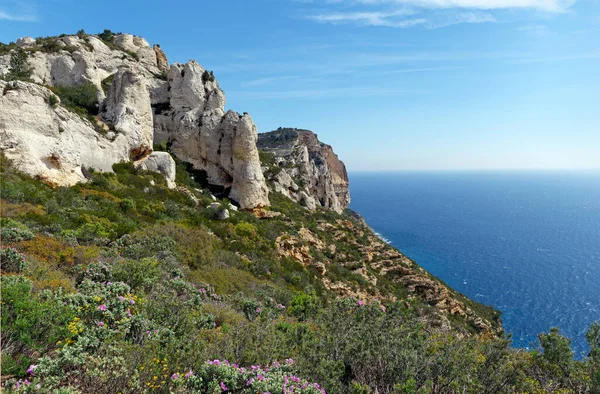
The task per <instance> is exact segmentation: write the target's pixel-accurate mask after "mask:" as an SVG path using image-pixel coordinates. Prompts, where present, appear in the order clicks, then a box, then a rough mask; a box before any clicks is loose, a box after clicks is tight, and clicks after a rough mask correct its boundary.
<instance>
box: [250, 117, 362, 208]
mask: <svg viewBox="0 0 600 394" xmlns="http://www.w3.org/2000/svg"><path fill="white" fill-rule="evenodd" d="M258 147H259V149H260V150H262V151H264V152H267V153H272V154H274V155H275V168H269V167H268V166H267V167H265V173H266V174H267V176H268V179H269V180H270V181H271V184H272V187H273V189H274V190H275V191H277V192H279V193H282V194H284V195H285V196H287V197H289V198H291V199H293V200H295V201H298V202H300V203H301V204H302V205H304V206H306V207H307V208H309V209H314V208H315V207H316V206H317V205H320V206H323V207H327V208H331V209H333V210H334V211H336V212H342V211H343V210H344V209H345V208H347V207H348V205H349V204H350V191H349V189H348V173H347V172H346V166H345V165H344V163H343V162H342V161H340V160H339V159H338V157H337V155H336V154H335V153H334V152H333V149H332V148H331V146H329V145H326V144H324V143H322V142H320V141H319V139H318V138H317V135H316V134H315V133H313V132H312V131H309V130H302V129H289V128H279V129H277V130H275V131H272V132H269V133H264V134H259V136H258Z"/></svg>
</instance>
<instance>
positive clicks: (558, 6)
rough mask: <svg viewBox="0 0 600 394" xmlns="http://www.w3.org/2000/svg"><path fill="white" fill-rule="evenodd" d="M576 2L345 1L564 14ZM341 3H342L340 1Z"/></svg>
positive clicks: (501, 0) (492, 0) (487, 0)
mask: <svg viewBox="0 0 600 394" xmlns="http://www.w3.org/2000/svg"><path fill="white" fill-rule="evenodd" d="M575 1H576V0H345V1H343V2H345V3H354V4H357V3H358V4H367V5H382V4H388V5H389V4H393V5H401V6H412V7H421V8H471V9H482V10H497V9H508V8H532V9H539V10H543V11H549V12H562V11H564V10H566V9H568V8H569V7H571V6H572V5H573V4H574V3H575ZM338 2H339V3H341V2H342V1H338Z"/></svg>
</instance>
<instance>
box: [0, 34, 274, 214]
mask: <svg viewBox="0 0 600 394" xmlns="http://www.w3.org/2000/svg"><path fill="white" fill-rule="evenodd" d="M17 46H18V47H21V48H25V50H26V51H27V53H29V58H28V62H29V66H30V68H31V70H32V75H31V82H21V81H19V82H5V81H1V82H0V83H1V85H0V86H1V87H2V90H3V94H2V96H1V97H0V136H1V137H2V140H1V144H0V149H2V151H3V152H5V154H6V155H7V156H8V157H9V158H11V159H12V160H14V161H16V162H17V164H18V165H19V167H20V168H22V170H23V171H24V172H26V173H28V174H30V175H32V176H39V177H41V178H43V179H46V180H47V181H48V182H51V183H54V184H57V185H72V184H74V183H76V182H85V181H86V178H85V177H84V176H83V172H82V169H83V171H85V168H87V167H94V168H95V169H97V170H100V171H111V168H112V165H113V164H115V163H118V162H120V161H128V160H132V161H134V162H137V161H139V160H145V163H144V164H143V167H144V168H147V169H154V168H160V172H163V173H165V174H168V175H167V177H168V178H167V181H168V182H169V185H170V186H174V184H172V183H171V182H173V180H174V176H173V175H172V174H171V172H172V171H171V164H170V162H169V160H168V159H167V158H166V157H164V155H155V156H152V157H151V158H148V156H149V155H151V153H152V147H153V144H154V143H155V142H157V143H161V142H168V143H169V145H170V146H171V152H172V153H173V154H174V155H176V156H177V157H178V158H179V159H180V160H182V161H185V162H188V163H191V164H192V165H193V167H194V168H195V169H197V170H203V171H206V177H207V181H208V183H209V184H211V185H216V186H220V187H221V188H222V189H223V191H224V194H226V195H227V194H228V195H229V197H230V198H232V199H233V200H235V201H236V202H237V203H238V204H239V206H240V207H241V208H243V209H254V208H257V207H263V206H268V205H269V199H268V189H267V186H266V183H265V180H264V177H263V174H262V170H261V166H260V161H259V156H258V150H257V148H256V140H257V130H256V126H255V125H254V123H253V122H252V119H251V117H250V116H249V115H247V114H244V115H239V114H237V113H235V112H233V111H229V112H227V113H225V95H224V93H223V91H222V90H221V89H220V88H219V85H218V83H217V81H216V80H215V78H214V75H213V74H212V72H209V71H207V70H205V69H203V68H202V66H200V65H199V64H198V63H197V62H195V61H193V60H192V61H190V62H188V63H186V64H177V63H176V64H173V65H171V66H170V67H169V63H168V61H167V57H166V55H165V53H164V52H163V51H162V49H161V48H160V46H158V45H154V46H151V45H150V44H149V43H148V42H147V41H146V40H144V39H143V38H141V37H137V36H133V35H131V34H119V35H115V36H112V37H109V38H107V37H102V36H94V35H85V34H80V35H77V36H63V37H55V38H45V39H38V40H35V39H32V38H30V37H25V38H22V39H19V40H18V42H17ZM10 57H11V55H10V53H9V54H5V55H0V75H5V74H7V73H8V71H9V68H10ZM86 85H93V86H94V87H95V90H96V92H97V93H96V95H97V101H98V105H97V107H98V108H97V110H98V111H99V115H98V116H95V120H94V118H92V117H91V116H92V115H95V114H96V112H98V111H94V112H93V113H90V114H88V115H87V116H79V115H77V114H75V113H73V112H72V111H70V110H69V108H67V106H65V105H62V104H61V102H60V100H58V99H57V98H56V96H55V93H53V92H52V91H51V90H50V89H52V88H64V87H70V88H73V87H81V86H86ZM49 88H50V89H49ZM57 93H58V91H57ZM71 109H72V108H71ZM24 112H27V113H28V115H30V116H28V117H23V116H22V114H23V113H24ZM159 158H160V163H162V164H160V165H159V164H158V162H156V160H157V159H159ZM138 164H139V165H140V166H142V163H137V164H136V165H138ZM167 167H168V168H167Z"/></svg>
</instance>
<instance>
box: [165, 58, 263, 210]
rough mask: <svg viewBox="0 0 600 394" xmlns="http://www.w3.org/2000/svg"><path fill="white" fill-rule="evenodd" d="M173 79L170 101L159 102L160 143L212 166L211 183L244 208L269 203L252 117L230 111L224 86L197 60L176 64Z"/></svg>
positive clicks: (205, 167)
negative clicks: (169, 145) (227, 191)
mask: <svg viewBox="0 0 600 394" xmlns="http://www.w3.org/2000/svg"><path fill="white" fill-rule="evenodd" d="M168 84H169V86H168V89H167V91H168V95H167V96H166V97H164V96H163V99H164V100H165V101H163V102H155V103H154V138H155V140H156V142H159V143H160V142H169V143H170V144H171V150H172V152H173V153H174V154H175V155H176V156H177V157H178V158H180V159H182V160H184V161H186V162H189V163H191V164H192V165H193V166H194V168H196V169H198V170H204V171H206V174H207V178H208V182H209V183H210V184H212V185H218V186H222V187H223V188H224V189H225V190H229V198H231V199H233V200H235V201H236V202H237V203H238V204H239V205H240V207H241V208H242V209H253V208H256V207H260V206H268V205H269V198H268V193H269V192H268V188H267V186H266V183H265V179H264V176H263V174H262V170H261V168H260V161H259V158H258V150H257V148H256V140H257V136H258V134H257V130H256V126H255V125H254V123H253V122H252V118H251V117H250V116H249V115H247V114H244V115H243V116H241V115H239V114H237V113H236V112H233V111H228V112H227V113H225V112H224V108H225V95H224V94H223V91H222V90H221V89H220V88H219V86H218V84H217V82H216V81H214V77H212V76H211V75H209V74H208V73H207V72H206V71H205V70H204V69H203V68H202V66H200V65H199V64H198V63H197V62H195V61H193V60H192V61H190V62H188V63H186V64H184V65H181V64H177V63H176V64H173V65H172V66H171V69H170V70H169V81H168ZM159 89H163V88H162V87H160V88H159ZM161 91H162V90H161ZM161 95H164V93H156V94H155V97H160V96H161Z"/></svg>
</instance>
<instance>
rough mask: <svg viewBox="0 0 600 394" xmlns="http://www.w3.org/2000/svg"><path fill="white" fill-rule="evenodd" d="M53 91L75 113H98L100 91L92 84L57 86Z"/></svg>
mask: <svg viewBox="0 0 600 394" xmlns="http://www.w3.org/2000/svg"><path fill="white" fill-rule="evenodd" d="M52 91H53V92H54V93H55V94H56V95H57V96H58V97H60V101H61V103H62V104H63V105H64V106H65V107H67V108H68V109H69V110H71V111H73V112H76V113H78V114H90V115H96V114H97V113H98V89H97V88H96V86H95V85H94V84H93V83H91V82H83V83H81V84H79V85H77V86H55V87H53V88H52Z"/></svg>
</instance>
